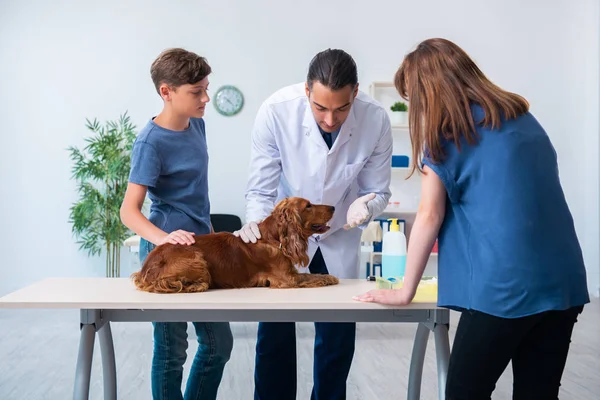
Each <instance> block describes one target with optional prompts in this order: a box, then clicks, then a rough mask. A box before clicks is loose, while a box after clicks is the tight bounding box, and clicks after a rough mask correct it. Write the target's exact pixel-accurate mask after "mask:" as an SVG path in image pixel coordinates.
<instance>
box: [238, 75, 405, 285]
mask: <svg viewBox="0 0 600 400" xmlns="http://www.w3.org/2000/svg"><path fill="white" fill-rule="evenodd" d="M392 144H393V143H392V132H391V125H390V120H389V117H388V114H387V112H386V111H385V109H384V108H383V107H382V106H381V105H380V104H379V103H377V102H376V101H374V100H373V99H371V98H370V97H369V96H367V95H366V94H364V93H363V92H360V91H359V93H358V95H357V96H356V98H355V100H354V103H353V104H352V108H351V111H350V113H349V115H348V118H347V119H346V121H345V122H344V124H343V125H342V128H341V130H340V132H339V134H338V136H337V138H336V140H335V142H334V143H333V146H332V148H331V150H330V149H328V148H327V144H326V143H325V141H324V140H323V137H322V136H321V133H320V131H319V128H318V126H317V123H316V121H315V118H314V116H313V113H312V111H311V109H310V105H309V102H308V98H307V97H306V93H305V89H304V83H299V84H295V85H292V86H288V87H285V88H283V89H280V90H279V91H277V92H275V93H274V94H273V95H271V96H270V97H269V98H268V99H267V100H266V101H265V102H264V103H263V104H262V106H261V107H260V109H259V111H258V114H257V116H256V121H255V125H254V129H253V131H252V151H251V158H250V176H249V179H248V187H247V191H246V201H247V203H246V222H250V221H260V220H262V219H264V218H265V217H266V216H268V215H269V214H270V213H271V211H272V210H273V208H274V206H275V204H276V203H277V202H278V201H280V200H282V199H284V198H286V197H292V196H299V197H304V198H306V199H308V200H309V201H311V202H312V203H314V204H328V205H333V206H335V213H334V216H333V218H332V220H331V221H330V226H331V229H330V230H329V231H328V232H326V233H325V234H322V235H313V236H312V237H311V238H310V239H309V249H308V255H309V257H310V258H311V259H312V257H313V256H314V254H315V252H316V250H317V246H318V247H320V248H321V252H322V254H323V258H324V260H325V263H326V265H327V269H328V271H329V273H330V274H332V275H335V276H337V277H339V278H358V266H359V251H360V236H361V233H362V230H361V229H359V228H354V229H350V230H344V228H343V226H344V224H345V223H346V213H347V211H348V208H349V206H350V204H351V203H352V202H353V201H354V200H356V199H357V198H358V197H360V196H362V195H365V194H369V193H375V194H376V198H375V199H374V200H373V201H372V203H371V205H372V206H373V207H372V209H373V217H376V216H378V215H379V214H381V213H382V212H383V210H384V209H385V207H386V206H387V205H388V201H389V198H390V196H391V193H390V188H389V186H390V179H391V156H392ZM363 227H364V225H363ZM304 272H306V271H304Z"/></svg>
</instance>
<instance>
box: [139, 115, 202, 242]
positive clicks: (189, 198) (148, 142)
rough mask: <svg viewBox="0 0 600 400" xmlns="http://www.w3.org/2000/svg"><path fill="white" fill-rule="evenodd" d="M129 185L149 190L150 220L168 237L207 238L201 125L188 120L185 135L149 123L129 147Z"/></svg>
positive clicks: (195, 119)
mask: <svg viewBox="0 0 600 400" xmlns="http://www.w3.org/2000/svg"><path fill="white" fill-rule="evenodd" d="M129 181H130V182H133V183H137V184H139V185H144V186H147V187H148V195H149V197H150V200H152V205H151V206H150V215H149V217H148V219H149V220H150V222H152V223H153V224H154V225H156V226H157V227H158V228H160V229H162V230H163V231H165V232H167V233H170V232H172V231H175V230H178V229H183V230H186V231H189V232H194V233H195V234H197V235H200V234H206V233H210V202H209V198H208V150H207V145H206V133H205V126H204V120H202V119H201V118H190V125H189V127H188V128H187V129H186V130H184V131H172V130H169V129H165V128H163V127H161V126H158V125H157V124H155V123H154V121H153V120H150V121H149V122H148V123H147V124H146V126H145V127H144V128H143V129H142V130H141V131H140V133H139V135H138V136H137V138H136V140H135V143H134V145H133V151H132V154H131V171H130V174H129Z"/></svg>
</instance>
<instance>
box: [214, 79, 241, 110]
mask: <svg viewBox="0 0 600 400" xmlns="http://www.w3.org/2000/svg"><path fill="white" fill-rule="evenodd" d="M243 106H244V96H243V95H242V92H241V91H240V90H239V89H238V88H236V87H235V86H232V85H225V86H221V87H220V88H219V89H218V90H217V93H216V94H215V108H216V109H217V111H218V112H219V114H221V115H225V116H227V117H230V116H232V115H235V114H237V113H239V112H240V110H241V109H242V107H243Z"/></svg>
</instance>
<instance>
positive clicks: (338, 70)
mask: <svg viewBox="0 0 600 400" xmlns="http://www.w3.org/2000/svg"><path fill="white" fill-rule="evenodd" d="M315 81H317V82H320V83H321V84H322V85H323V86H326V87H328V88H329V89H331V90H339V89H341V88H343V87H346V86H348V85H351V86H352V87H353V88H354V87H355V86H356V84H357V83H358V72H357V71H356V63H355V62H354V60H353V59H352V57H351V56H350V54H348V53H346V52H345V51H343V50H338V49H327V50H324V51H322V52H320V53H318V54H317V55H316V56H314V58H313V59H312V60H311V62H310V65H309V66H308V74H307V76H306V82H307V83H308V88H309V90H312V86H313V82H315Z"/></svg>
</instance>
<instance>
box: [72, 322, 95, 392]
mask: <svg viewBox="0 0 600 400" xmlns="http://www.w3.org/2000/svg"><path fill="white" fill-rule="evenodd" d="M95 337H96V328H95V326H94V325H82V326H81V337H80V339H79V354H78V355H77V367H76V368H75V386H74V389H73V399H74V400H87V399H88V398H89V395H90V378H91V375H92V357H93V354H94V340H95Z"/></svg>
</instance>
